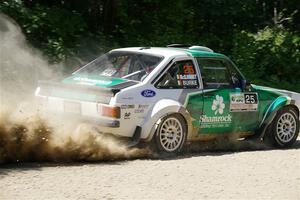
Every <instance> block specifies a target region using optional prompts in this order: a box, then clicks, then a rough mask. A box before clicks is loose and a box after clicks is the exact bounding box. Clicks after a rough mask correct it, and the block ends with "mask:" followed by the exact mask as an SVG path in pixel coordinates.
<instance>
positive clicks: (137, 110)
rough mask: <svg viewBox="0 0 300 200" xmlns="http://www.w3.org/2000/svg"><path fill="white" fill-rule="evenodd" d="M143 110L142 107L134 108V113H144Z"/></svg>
mask: <svg viewBox="0 0 300 200" xmlns="http://www.w3.org/2000/svg"><path fill="white" fill-rule="evenodd" d="M144 112H145V110H144V109H135V110H134V113H144Z"/></svg>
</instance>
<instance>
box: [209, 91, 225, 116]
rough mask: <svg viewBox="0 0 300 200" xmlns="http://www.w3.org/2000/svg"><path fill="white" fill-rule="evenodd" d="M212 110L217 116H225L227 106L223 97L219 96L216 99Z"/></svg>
mask: <svg viewBox="0 0 300 200" xmlns="http://www.w3.org/2000/svg"><path fill="white" fill-rule="evenodd" d="M211 109H212V110H213V111H215V115H216V114H218V113H219V114H223V112H224V109H225V104H224V100H223V97H222V96H219V95H217V96H216V99H214V101H213V104H212V106H211Z"/></svg>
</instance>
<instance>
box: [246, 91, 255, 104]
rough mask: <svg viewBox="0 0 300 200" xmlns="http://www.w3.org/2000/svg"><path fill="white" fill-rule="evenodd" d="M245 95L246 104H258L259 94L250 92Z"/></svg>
mask: <svg viewBox="0 0 300 200" xmlns="http://www.w3.org/2000/svg"><path fill="white" fill-rule="evenodd" d="M244 95H245V104H257V94H256V93H250V94H244Z"/></svg>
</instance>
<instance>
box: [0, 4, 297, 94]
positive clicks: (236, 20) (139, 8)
mask: <svg viewBox="0 0 300 200" xmlns="http://www.w3.org/2000/svg"><path fill="white" fill-rule="evenodd" d="M1 11H2V12H4V13H6V14H7V15H9V16H11V17H12V18H13V19H15V20H16V21H17V23H18V24H20V26H21V27H22V29H23V31H24V33H25V34H26V36H27V38H28V40H29V41H30V43H31V44H32V45H33V46H35V47H37V48H39V49H40V50H41V51H43V52H44V54H45V55H47V56H48V57H49V59H50V60H51V62H62V61H63V62H65V63H66V66H69V67H71V68H72V66H74V65H77V66H78V65H80V63H82V62H86V61H88V60H91V59H92V58H94V57H96V56H97V55H99V54H100V53H101V52H104V51H107V50H109V49H112V48H116V47H126V46H166V45H167V44H171V43H187V44H196V45H204V46H208V47H210V48H212V49H214V50H215V51H217V52H221V53H224V54H226V55H229V56H230V57H232V58H233V60H234V61H235V62H236V63H237V65H238V67H239V68H241V70H242V71H243V72H244V74H245V76H246V77H248V78H250V79H251V80H252V81H253V82H254V83H258V84H263V85H269V86H273V87H280V88H286V89H291V90H296V91H300V83H299V79H300V78H299V77H300V74H299V71H300V70H299V66H300V63H299V59H300V55H299V51H300V50H299V38H300V34H299V30H300V8H299V2H298V1H297V0H289V1H281V0H275V1H270V0H259V1H253V0H244V1H239V0H231V1H228V0H203V1H199V0H176V1H173V0H165V1H161V0H139V1H135V0H105V1H104V0H101V1H100V0H99V1H95V0H87V1H82V0H52V1H46V0H30V1H25V0H2V1H0V12H1ZM70 58H77V59H76V60H75V59H70Z"/></svg>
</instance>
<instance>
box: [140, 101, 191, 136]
mask: <svg viewBox="0 0 300 200" xmlns="http://www.w3.org/2000/svg"><path fill="white" fill-rule="evenodd" d="M173 113H179V114H181V115H182V116H183V118H184V119H185V121H186V122H187V129H188V135H190V134H191V130H192V128H191V126H192V123H191V117H190V115H189V113H188V112H187V111H186V109H185V108H184V107H183V106H182V105H181V104H180V103H179V102H177V101H174V100H171V99H163V100H160V101H158V102H157V103H156V104H155V105H154V106H153V109H152V110H150V111H149V112H148V115H147V117H146V118H145V120H144V122H143V124H142V125H141V126H142V134H141V138H142V139H144V140H146V141H150V140H151V139H152V137H153V135H154V134H155V131H156V129H157V127H158V125H159V123H160V122H161V120H162V118H163V117H165V116H167V115H170V114H173Z"/></svg>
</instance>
